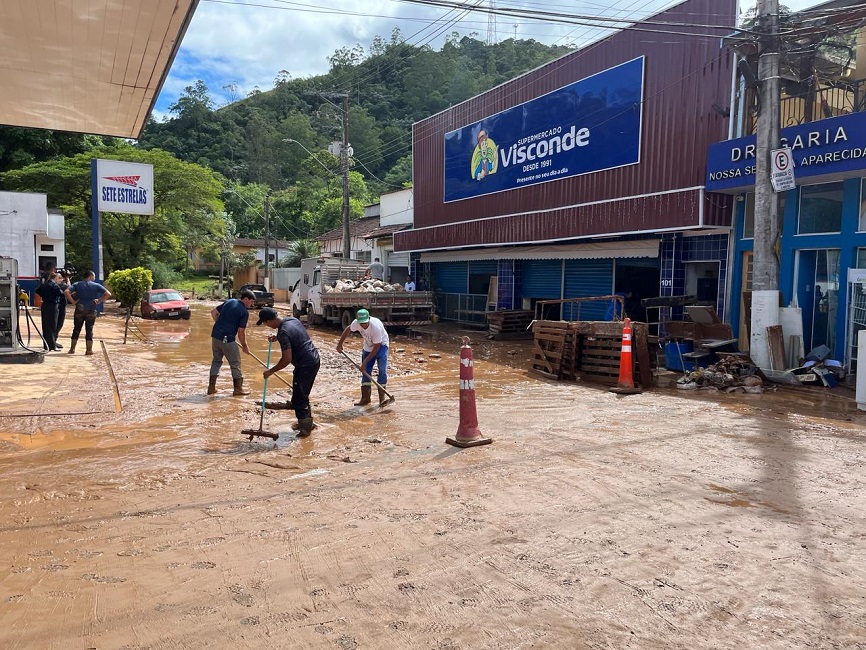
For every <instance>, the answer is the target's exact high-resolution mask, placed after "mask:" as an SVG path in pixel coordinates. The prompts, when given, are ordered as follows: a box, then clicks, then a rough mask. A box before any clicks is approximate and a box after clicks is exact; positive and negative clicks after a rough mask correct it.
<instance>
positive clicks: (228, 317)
mask: <svg viewBox="0 0 866 650" xmlns="http://www.w3.org/2000/svg"><path fill="white" fill-rule="evenodd" d="M255 302H256V294H254V293H253V292H252V291H250V290H248V289H245V290H243V291H241V293H240V298H231V299H229V300H226V301H225V302H224V303H222V304H221V305H217V306H216V307H214V308H213V309H211V310H210V315H211V318H213V320H214V325H213V329H212V330H211V333H210V337H211V338H210V342H211V352H213V360H212V361H211V364H210V380H209V381H208V385H207V394H208V395H213V394H215V393H216V392H217V390H216V382H217V377H218V376H219V372H220V368H221V367H222V365H223V357H225V359H226V361H228V362H229V368H231V373H232V383H233V384H234V390H233V391H232V395H234V396H235V397H240V396H243V395H249V394H250V389H249V388H245V387H244V373H243V369H242V368H241V350H243V351H244V352H245V353H246V354H249V353H250V349H249V348H248V347H247V336H246V327H247V322H248V321H249V318H250V314H249V310H250V309H251V308H252V306H253V304H254V303H255Z"/></svg>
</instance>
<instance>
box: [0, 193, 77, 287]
mask: <svg viewBox="0 0 866 650" xmlns="http://www.w3.org/2000/svg"><path fill="white" fill-rule="evenodd" d="M64 228H65V223H64V217H63V213H62V212H60V211H59V210H49V209H48V199H47V196H46V195H45V194H36V193H30V192H0V256H5V257H12V258H14V259H16V260H18V277H19V278H20V279H24V280H28V279H31V280H32V279H36V278H38V277H39V272H40V271H41V270H42V269H43V268H44V267H45V265H46V264H48V263H49V262H53V263H54V264H56V265H57V267H58V268H60V267H63V266H65V265H66V248H65V232H64Z"/></svg>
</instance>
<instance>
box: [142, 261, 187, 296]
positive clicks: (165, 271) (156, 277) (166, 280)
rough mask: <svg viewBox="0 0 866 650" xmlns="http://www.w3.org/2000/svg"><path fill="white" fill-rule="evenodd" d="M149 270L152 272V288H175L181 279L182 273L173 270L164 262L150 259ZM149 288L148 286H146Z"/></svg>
mask: <svg viewBox="0 0 866 650" xmlns="http://www.w3.org/2000/svg"><path fill="white" fill-rule="evenodd" d="M149 266H150V270H151V271H152V273H153V288H154V289H169V288H175V285H177V284H179V283H180V281H181V280H183V275H182V274H180V273H178V272H177V271H175V270H174V269H173V268H171V267H170V266H169V265H168V264H166V263H165V262H157V261H151V262H150V264H149ZM148 288H150V287H148Z"/></svg>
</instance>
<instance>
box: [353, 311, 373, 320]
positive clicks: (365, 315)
mask: <svg viewBox="0 0 866 650" xmlns="http://www.w3.org/2000/svg"><path fill="white" fill-rule="evenodd" d="M355 318H357V319H358V322H359V323H369V322H370V312H368V311H367V310H366V309H359V310H358V313H357V314H355Z"/></svg>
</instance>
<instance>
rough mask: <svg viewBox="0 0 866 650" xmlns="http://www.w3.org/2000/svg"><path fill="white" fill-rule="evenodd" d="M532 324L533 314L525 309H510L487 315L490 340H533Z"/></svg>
mask: <svg viewBox="0 0 866 650" xmlns="http://www.w3.org/2000/svg"><path fill="white" fill-rule="evenodd" d="M531 323H532V312H531V311H529V310H524V309H509V310H501V311H493V312H489V313H488V314H487V325H488V327H489V329H490V334H489V335H488V338H490V339H519V338H532V336H533V333H532V331H531V330H530V329H529V326H530V324H531Z"/></svg>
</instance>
